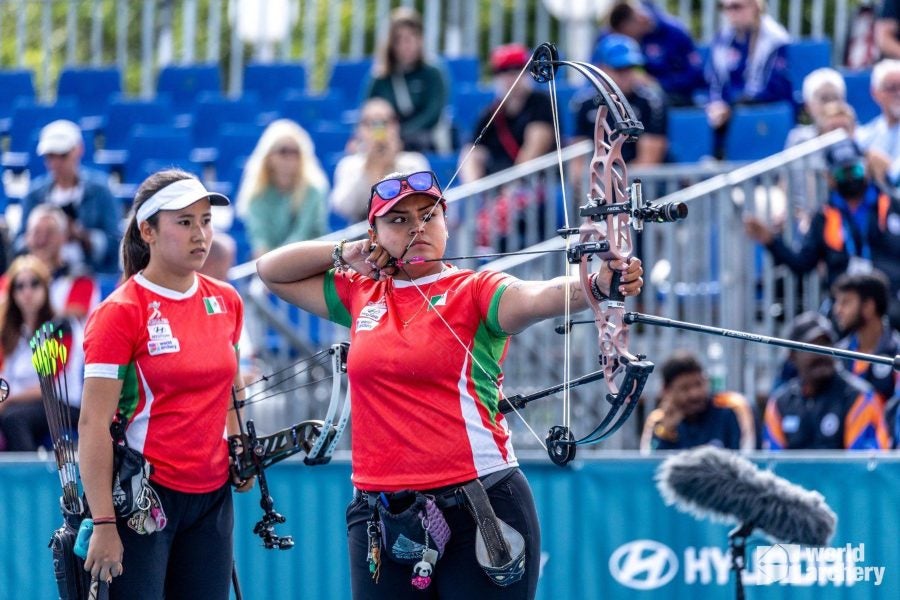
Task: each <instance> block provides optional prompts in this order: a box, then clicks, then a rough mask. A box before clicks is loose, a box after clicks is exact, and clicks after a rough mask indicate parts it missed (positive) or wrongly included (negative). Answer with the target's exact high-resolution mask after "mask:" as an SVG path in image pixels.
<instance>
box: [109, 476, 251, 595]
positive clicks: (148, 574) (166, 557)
mask: <svg viewBox="0 0 900 600" xmlns="http://www.w3.org/2000/svg"><path fill="white" fill-rule="evenodd" d="M153 489H154V490H156V493H157V494H158V495H159V499H160V503H161V504H162V506H163V510H164V511H165V513H166V517H167V518H168V524H167V525H166V528H165V529H163V530H162V531H156V532H154V533H152V534H150V535H138V534H137V533H135V532H134V531H133V530H132V529H131V528H130V527H128V525H127V524H126V522H125V519H119V520H118V524H117V527H118V529H119V536H120V537H121V538H122V545H123V546H124V547H125V555H124V557H123V565H124V567H125V570H124V572H123V573H122V575H121V576H119V577H116V578H114V579H113V583H112V585H111V586H110V590H109V597H110V600H161V599H162V598H165V599H166V600H176V599H179V598H184V599H185V600H195V599H197V598H203V599H204V600H228V598H229V593H230V590H231V569H232V562H233V554H234V553H233V550H234V548H233V546H234V542H233V539H232V530H233V529H234V512H233V510H232V498H231V485H230V484H225V485H223V486H222V487H221V488H219V489H218V490H215V491H213V492H209V493H207V494H185V493H183V492H176V491H175V490H171V489H168V488H165V487H163V486H161V485H159V484H156V483H154V484H153Z"/></svg>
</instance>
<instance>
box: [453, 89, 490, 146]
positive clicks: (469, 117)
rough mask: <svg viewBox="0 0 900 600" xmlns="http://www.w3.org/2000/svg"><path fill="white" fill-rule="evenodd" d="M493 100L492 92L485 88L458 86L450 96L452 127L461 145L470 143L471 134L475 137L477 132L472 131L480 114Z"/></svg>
mask: <svg viewBox="0 0 900 600" xmlns="http://www.w3.org/2000/svg"><path fill="white" fill-rule="evenodd" d="M493 100H494V90H493V89H491V88H490V87H487V86H485V87H482V86H477V85H468V86H460V87H459V89H457V90H456V92H455V93H454V94H453V95H452V98H451V108H452V118H453V127H454V128H455V129H456V132H457V136H458V138H459V142H460V143H461V144H465V143H468V142H470V141H471V140H472V137H473V134H475V135H477V133H478V132H473V131H472V130H473V129H474V128H475V125H476V124H477V123H478V118H479V117H480V116H481V113H482V112H483V111H484V109H486V108H487V107H488V106H489V105H490V104H491V102H493Z"/></svg>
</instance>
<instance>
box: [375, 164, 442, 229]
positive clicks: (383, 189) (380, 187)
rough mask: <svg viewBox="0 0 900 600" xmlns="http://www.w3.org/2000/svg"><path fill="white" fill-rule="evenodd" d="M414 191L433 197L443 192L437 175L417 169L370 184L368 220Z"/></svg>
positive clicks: (439, 195)
mask: <svg viewBox="0 0 900 600" xmlns="http://www.w3.org/2000/svg"><path fill="white" fill-rule="evenodd" d="M415 193H425V194H428V195H429V196H433V197H434V198H440V197H441V196H442V194H443V192H441V186H440V185H439V184H438V181H437V176H436V175H435V174H434V173H433V172H432V171H418V172H416V173H410V174H409V175H404V176H401V177H390V178H388V179H382V180H381V181H379V182H378V183H376V184H375V185H373V186H372V193H371V195H370V196H369V210H368V213H369V222H374V220H375V217H379V216H381V215H383V214H384V213H386V212H387V211H388V210H390V208H391V207H392V206H393V205H394V204H396V203H397V202H399V201H400V200H401V199H403V198H405V197H406V196H409V195H411V194H415Z"/></svg>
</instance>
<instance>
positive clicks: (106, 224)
mask: <svg viewBox="0 0 900 600" xmlns="http://www.w3.org/2000/svg"><path fill="white" fill-rule="evenodd" d="M37 153H38V154H39V155H40V156H42V157H43V158H44V162H45V163H46V165H47V174H46V175H43V176H41V177H38V178H37V179H35V180H34V181H32V182H31V186H30V189H29V191H28V194H27V195H26V196H25V198H24V199H23V200H22V227H20V230H19V234H18V237H17V239H16V248H17V250H20V251H23V250H24V232H25V226H24V225H25V223H27V222H28V215H29V214H31V211H32V209H33V208H34V207H35V206H37V205H38V204H42V203H44V202H48V203H50V204H52V205H54V206H57V207H59V208H61V209H62V210H63V212H65V213H66V215H67V216H68V217H69V239H68V243H67V244H66V246H65V247H64V248H63V255H64V259H65V262H66V263H67V264H68V265H69V266H71V267H74V266H77V265H79V264H82V263H83V264H84V265H85V266H87V267H89V268H91V269H92V270H93V271H95V272H100V273H115V272H117V271H118V270H119V269H118V250H119V240H120V239H121V235H120V234H119V225H120V223H119V222H120V220H121V212H122V211H121V207H120V206H119V203H118V202H117V201H116V199H115V198H114V197H113V195H112V192H111V191H110V189H109V185H108V184H107V178H106V175H104V174H103V173H100V172H97V171H93V170H91V169H87V168H85V167H84V166H82V164H81V159H82V157H83V156H84V140H83V138H82V135H81V129H80V128H79V127H78V125H76V124H75V123H73V122H72V121H67V120H64V119H61V120H58V121H53V122H52V123H50V124H48V125H46V126H45V127H44V128H43V129H42V130H41V135H40V138H39V140H38V146H37Z"/></svg>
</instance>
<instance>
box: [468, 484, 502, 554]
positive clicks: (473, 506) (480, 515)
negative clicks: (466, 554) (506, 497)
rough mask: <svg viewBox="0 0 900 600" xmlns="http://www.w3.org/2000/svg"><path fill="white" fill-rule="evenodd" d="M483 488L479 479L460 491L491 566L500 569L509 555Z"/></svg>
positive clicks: (495, 516)
mask: <svg viewBox="0 0 900 600" xmlns="http://www.w3.org/2000/svg"><path fill="white" fill-rule="evenodd" d="M484 488H485V486H484V484H483V483H482V482H481V480H480V479H474V480H472V481H470V482H469V483H467V484H466V485H464V486H462V487H461V488H460V490H461V491H462V493H463V495H464V496H465V498H466V507H467V508H468V509H469V512H470V513H472V517H473V518H474V519H475V524H476V525H478V529H479V530H480V531H481V537H482V538H483V539H484V545H485V548H486V549H487V551H488V556H490V560H491V565H492V566H494V567H501V566H503V565H506V564H509V562H510V561H512V556H510V553H509V546H508V545H507V543H506V540H505V539H504V538H503V532H501V531H500V523H499V522H498V521H497V515H496V514H494V509H493V507H492V506H491V501H490V500H489V499H488V496H487V492H485V489H484Z"/></svg>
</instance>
